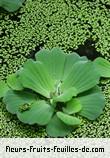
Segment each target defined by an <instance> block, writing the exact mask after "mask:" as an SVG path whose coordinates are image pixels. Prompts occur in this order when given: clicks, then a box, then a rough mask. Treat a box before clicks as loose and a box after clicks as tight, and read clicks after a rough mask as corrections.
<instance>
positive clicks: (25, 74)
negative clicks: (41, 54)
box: [19, 60, 54, 98]
mask: <svg viewBox="0 0 110 158" xmlns="http://www.w3.org/2000/svg"><path fill="white" fill-rule="evenodd" d="M19 79H20V81H21V83H22V85H23V87H26V88H30V89H32V90H34V91H35V92H37V93H39V94H41V95H43V96H45V97H47V98H50V92H51V91H53V89H54V81H53V80H52V79H51V77H50V76H49V74H48V72H47V70H46V69H45V65H43V64H42V63H41V62H34V61H33V60H28V61H27V62H26V63H25V65H24V68H23V70H22V71H20V73H19Z"/></svg>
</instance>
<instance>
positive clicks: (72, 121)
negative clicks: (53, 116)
mask: <svg viewBox="0 0 110 158" xmlns="http://www.w3.org/2000/svg"><path fill="white" fill-rule="evenodd" d="M57 116H58V118H59V119H60V120H61V121H63V122H64V123H65V124H67V125H69V126H76V125H79V124H80V123H81V121H80V120H79V119H78V118H76V117H73V116H71V115H67V114H65V113H63V112H57Z"/></svg>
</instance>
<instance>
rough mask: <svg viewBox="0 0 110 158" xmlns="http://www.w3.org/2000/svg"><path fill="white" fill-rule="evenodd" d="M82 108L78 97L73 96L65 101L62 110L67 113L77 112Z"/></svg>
mask: <svg viewBox="0 0 110 158" xmlns="http://www.w3.org/2000/svg"><path fill="white" fill-rule="evenodd" d="M81 109H82V106H81V104H80V102H79V100H78V99H76V98H73V99H71V100H70V101H69V102H67V105H66V107H64V108H63V111H64V112H65V113H67V114H74V113H77V112H79V111H80V110H81Z"/></svg>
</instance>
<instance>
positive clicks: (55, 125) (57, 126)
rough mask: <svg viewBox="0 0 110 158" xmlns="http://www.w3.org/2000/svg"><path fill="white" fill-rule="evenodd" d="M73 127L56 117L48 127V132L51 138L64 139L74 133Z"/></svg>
mask: <svg viewBox="0 0 110 158" xmlns="http://www.w3.org/2000/svg"><path fill="white" fill-rule="evenodd" d="M72 129H73V128H72V127H71V126H67V125H66V124H65V123H63V122H62V121H61V120H60V119H59V118H58V117H57V115H54V116H53V118H52V119H51V120H50V122H49V124H48V125H47V127H46V131H47V133H48V135H49V136H51V137H64V136H66V135H67V134H69V133H70V132H71V131H72Z"/></svg>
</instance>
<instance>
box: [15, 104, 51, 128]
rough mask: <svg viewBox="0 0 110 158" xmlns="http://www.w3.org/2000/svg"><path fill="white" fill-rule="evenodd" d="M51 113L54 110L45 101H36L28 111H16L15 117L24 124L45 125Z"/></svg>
mask: <svg viewBox="0 0 110 158" xmlns="http://www.w3.org/2000/svg"><path fill="white" fill-rule="evenodd" d="M53 112H54V109H53V108H52V107H51V106H50V105H48V104H47V103H46V102H45V101H36V102H34V103H33V104H31V107H30V109H29V110H26V111H24V112H19V111H18V112H17V116H18V118H19V120H20V121H21V122H24V123H28V124H35V123H37V124H39V125H46V124H47V123H48V122H49V121H50V119H51V117H52V115H53Z"/></svg>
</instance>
